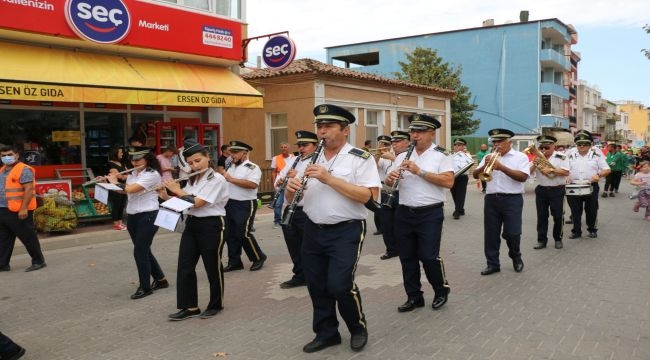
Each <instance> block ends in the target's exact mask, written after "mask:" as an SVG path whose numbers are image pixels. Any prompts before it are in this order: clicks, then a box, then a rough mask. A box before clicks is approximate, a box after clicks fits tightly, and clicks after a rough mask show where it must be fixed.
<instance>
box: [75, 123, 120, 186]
mask: <svg viewBox="0 0 650 360" xmlns="http://www.w3.org/2000/svg"><path fill="white" fill-rule="evenodd" d="M125 124H126V114H124V113H109V112H97V113H95V112H86V113H85V114H84V132H85V134H86V167H87V168H90V169H92V170H93V173H94V174H95V175H104V174H106V173H107V168H106V165H107V163H108V151H109V150H110V148H111V147H112V146H122V145H123V142H124V127H125Z"/></svg>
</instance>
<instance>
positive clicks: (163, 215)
mask: <svg viewBox="0 0 650 360" xmlns="http://www.w3.org/2000/svg"><path fill="white" fill-rule="evenodd" d="M186 202H187V201H186ZM180 218H181V214H180V213H178V212H175V211H171V210H167V209H160V210H158V215H156V220H155V221H154V223H153V224H154V225H156V226H158V227H161V228H163V229H167V230H170V231H174V230H176V225H177V224H178V220H179V219H180Z"/></svg>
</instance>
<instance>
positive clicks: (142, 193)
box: [136, 167, 210, 196]
mask: <svg viewBox="0 0 650 360" xmlns="http://www.w3.org/2000/svg"><path fill="white" fill-rule="evenodd" d="M208 170H210V167H207V168H205V169H203V170H199V171H195V172H193V173H189V174H187V175H186V176H181V177H179V178H178V179H174V182H176V183H177V182H181V181H185V180H189V179H190V178H192V176H194V175H199V174H203V173H204V172H206V171H208ZM164 187H165V185H163V184H159V185H156V186H154V187H151V188H149V189H145V190H142V191H141V192H139V193H138V194H136V195H138V196H139V195H144V194H148V193H150V192H153V191H158V190H160V189H162V188H164Z"/></svg>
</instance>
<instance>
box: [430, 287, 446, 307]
mask: <svg viewBox="0 0 650 360" xmlns="http://www.w3.org/2000/svg"><path fill="white" fill-rule="evenodd" d="M448 296H449V291H447V293H446V294H444V295H436V296H435V297H434V298H433V302H432V303H431V308H432V309H433V310H438V309H440V308H441V307H442V306H443V305H445V304H446V303H447V297H448Z"/></svg>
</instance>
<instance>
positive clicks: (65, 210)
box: [34, 193, 78, 232]
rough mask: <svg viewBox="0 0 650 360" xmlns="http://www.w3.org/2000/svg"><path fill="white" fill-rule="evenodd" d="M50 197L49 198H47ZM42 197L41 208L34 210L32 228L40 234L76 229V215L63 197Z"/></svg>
mask: <svg viewBox="0 0 650 360" xmlns="http://www.w3.org/2000/svg"><path fill="white" fill-rule="evenodd" d="M48 195H50V196H48ZM53 195H54V194H49V193H48V194H46V195H45V196H43V206H41V207H38V208H36V210H34V226H35V227H36V230H37V231H40V232H53V231H71V230H74V229H75V228H76V227H77V223H78V222H77V213H76V212H75V210H74V207H73V206H72V204H71V203H70V202H69V201H68V200H67V194H64V195H63V196H58V194H57V196H53Z"/></svg>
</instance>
